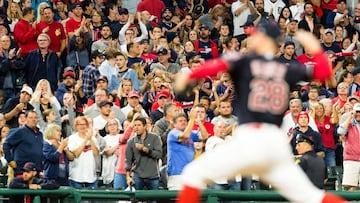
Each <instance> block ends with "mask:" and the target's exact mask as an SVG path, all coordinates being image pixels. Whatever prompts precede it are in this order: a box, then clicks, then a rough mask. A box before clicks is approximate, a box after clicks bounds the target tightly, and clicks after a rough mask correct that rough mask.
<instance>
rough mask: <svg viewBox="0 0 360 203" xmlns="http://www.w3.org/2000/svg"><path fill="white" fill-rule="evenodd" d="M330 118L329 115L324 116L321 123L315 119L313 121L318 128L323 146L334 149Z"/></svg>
mask: <svg viewBox="0 0 360 203" xmlns="http://www.w3.org/2000/svg"><path fill="white" fill-rule="evenodd" d="M330 119H331V118H330V116H325V118H324V122H323V123H320V122H319V121H318V120H316V119H315V123H316V126H317V127H318V129H319V133H320V135H321V139H322V141H323V144H324V147H325V148H329V149H335V139H334V125H333V124H331V123H330Z"/></svg>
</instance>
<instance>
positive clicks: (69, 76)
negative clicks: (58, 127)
mask: <svg viewBox="0 0 360 203" xmlns="http://www.w3.org/2000/svg"><path fill="white" fill-rule="evenodd" d="M63 78H64V79H63V82H62V83H60V85H59V87H58V89H57V90H56V99H57V100H58V101H59V103H60V105H61V106H64V102H63V97H64V94H65V93H66V92H73V93H75V95H77V96H79V97H80V98H83V97H84V92H83V91H82V88H81V86H82V81H81V80H78V81H77V83H75V73H74V72H73V71H66V72H65V73H64V74H63Z"/></svg>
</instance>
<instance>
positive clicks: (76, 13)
mask: <svg viewBox="0 0 360 203" xmlns="http://www.w3.org/2000/svg"><path fill="white" fill-rule="evenodd" d="M71 11H72V13H73V15H72V16H73V17H72V18H70V19H69V20H68V21H66V24H65V27H66V33H67V34H68V39H71V37H72V36H73V34H74V32H75V30H77V29H79V28H80V25H81V22H82V20H83V17H82V14H83V9H82V7H81V4H80V3H75V4H74V5H73V6H72V7H71Z"/></svg>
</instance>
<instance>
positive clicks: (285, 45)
mask: <svg viewBox="0 0 360 203" xmlns="http://www.w3.org/2000/svg"><path fill="white" fill-rule="evenodd" d="M289 45H293V46H294V47H295V43H294V42H292V41H286V42H285V43H284V48H286V47H287V46H289Z"/></svg>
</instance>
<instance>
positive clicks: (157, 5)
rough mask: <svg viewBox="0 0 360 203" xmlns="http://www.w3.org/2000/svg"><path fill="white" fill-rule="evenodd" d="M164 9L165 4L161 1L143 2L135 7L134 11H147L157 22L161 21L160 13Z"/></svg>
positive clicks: (146, 0)
mask: <svg viewBox="0 0 360 203" xmlns="http://www.w3.org/2000/svg"><path fill="white" fill-rule="evenodd" d="M164 8H165V4H164V2H163V1H161V0H144V1H142V2H140V3H139V4H138V6H137V9H136V11H137V12H141V11H148V12H149V13H150V14H151V15H153V16H156V17H157V22H158V23H159V22H160V20H161V12H162V10H163V9H164Z"/></svg>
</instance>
